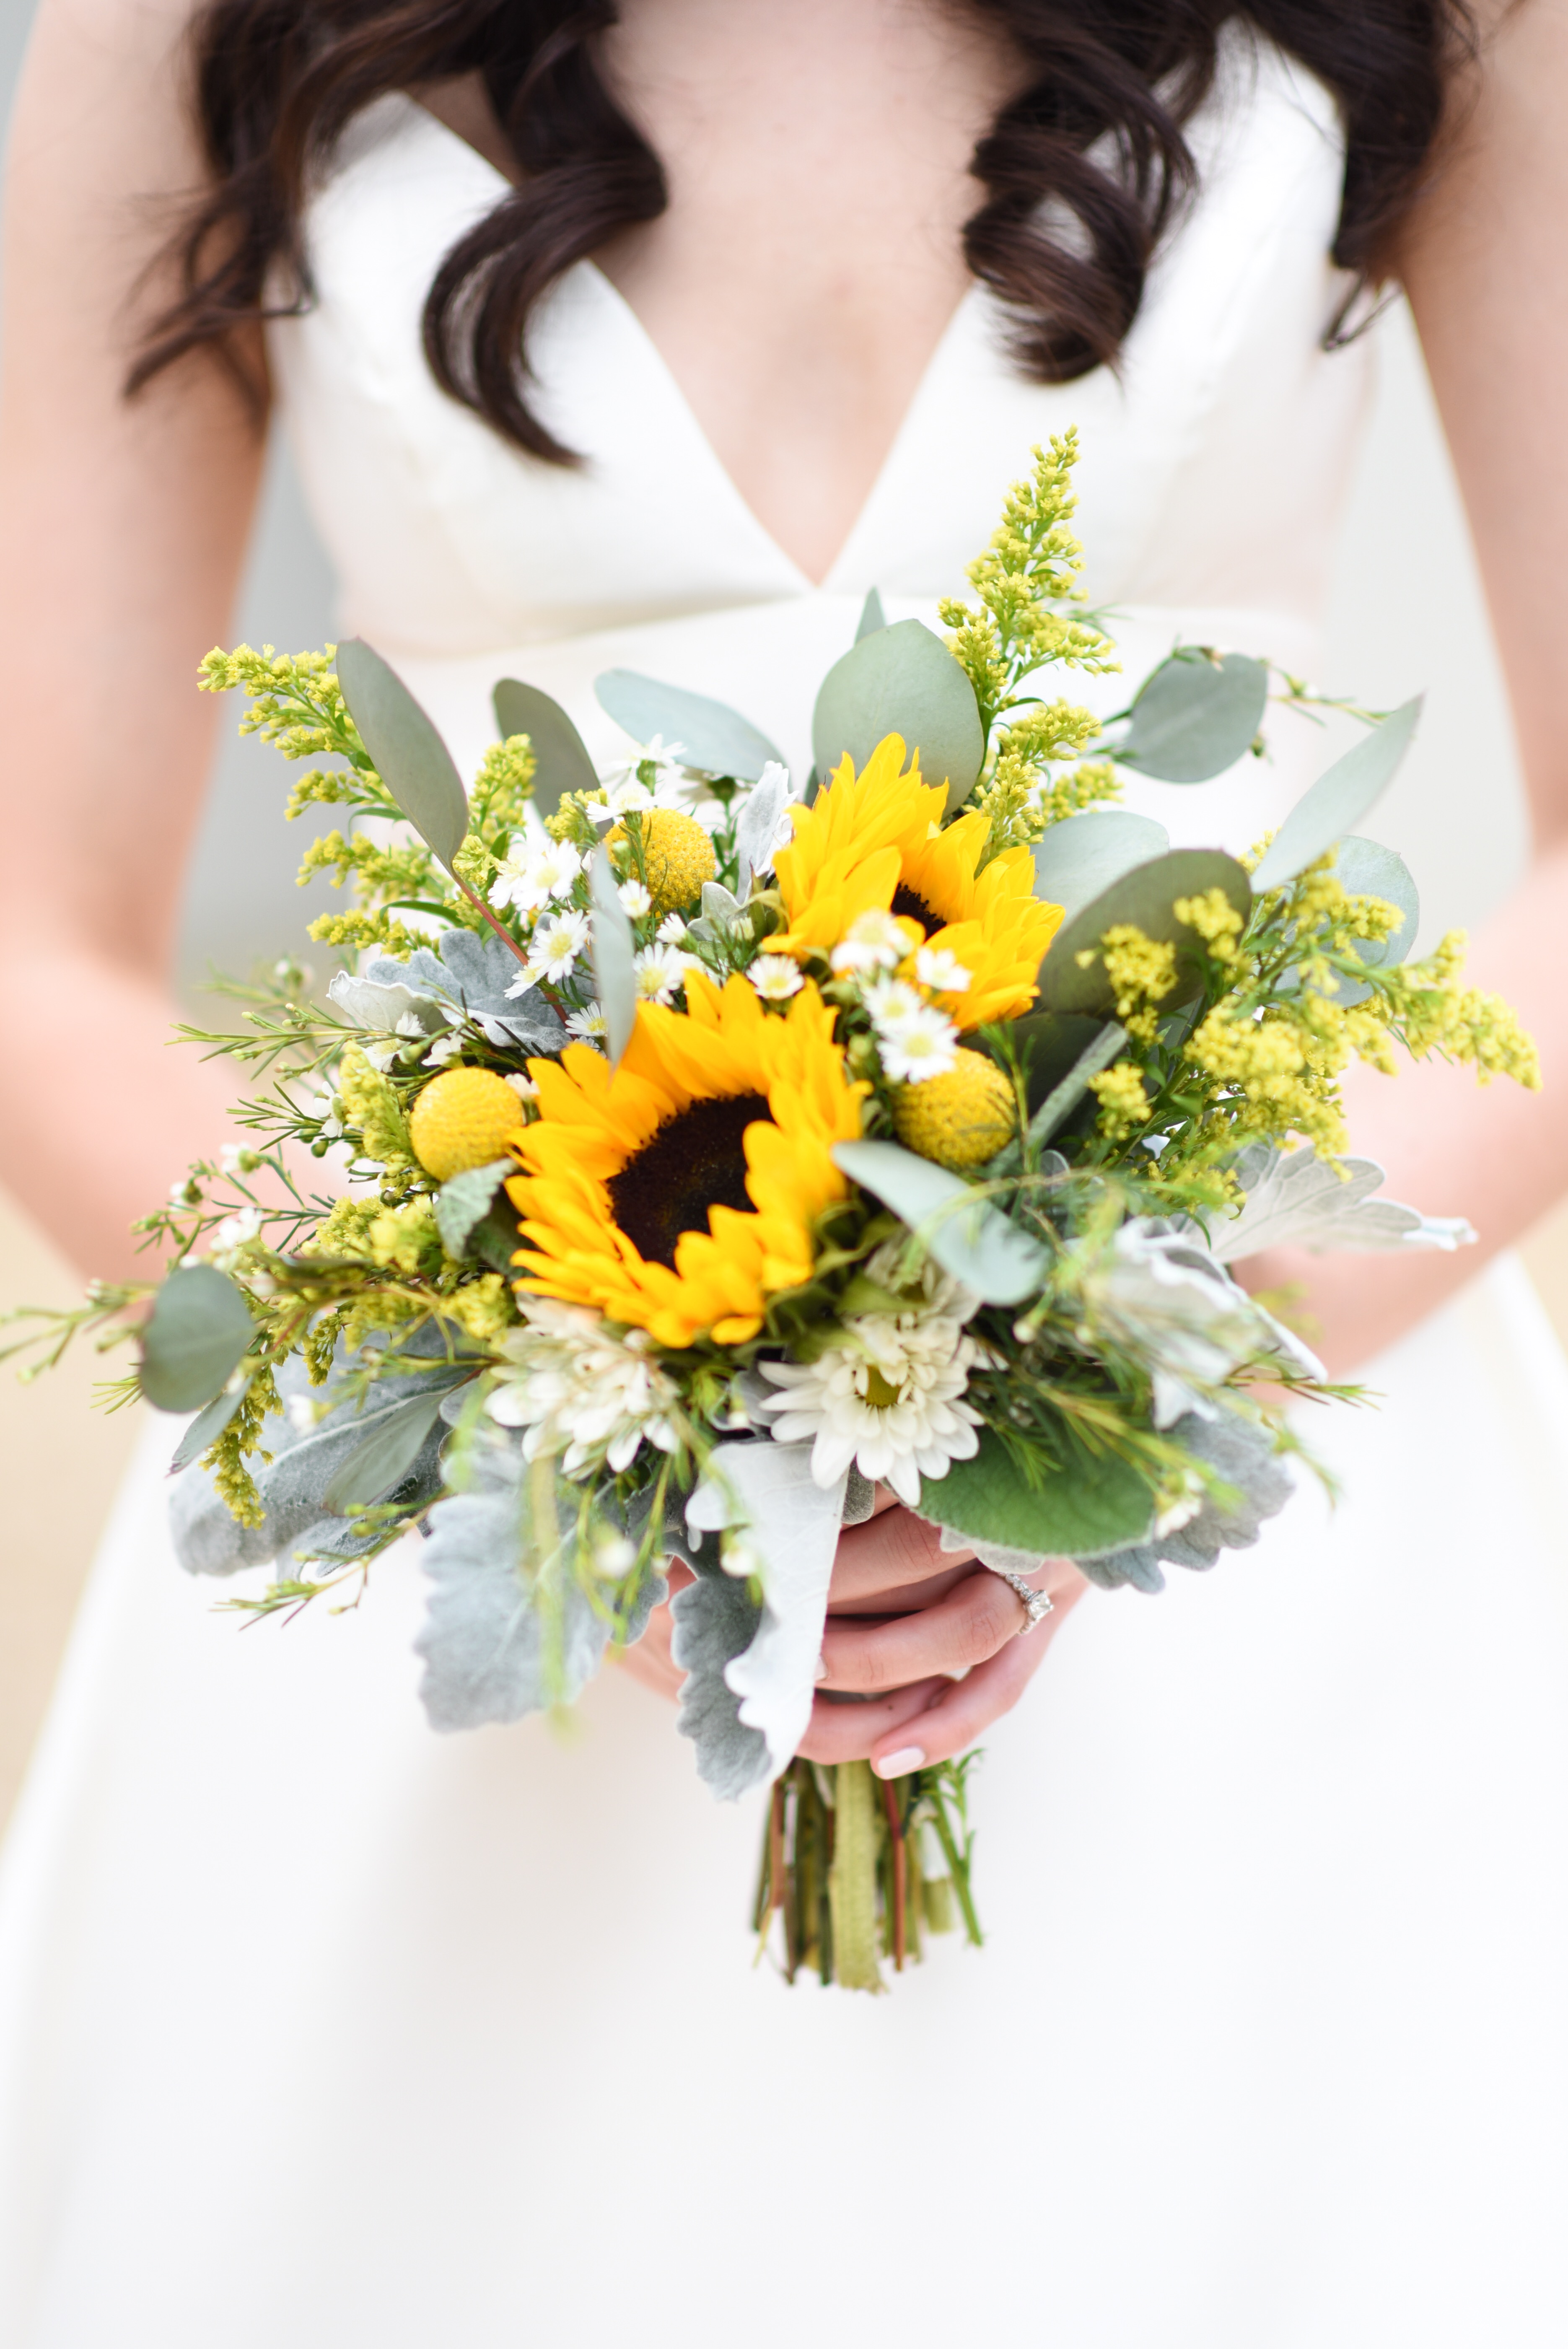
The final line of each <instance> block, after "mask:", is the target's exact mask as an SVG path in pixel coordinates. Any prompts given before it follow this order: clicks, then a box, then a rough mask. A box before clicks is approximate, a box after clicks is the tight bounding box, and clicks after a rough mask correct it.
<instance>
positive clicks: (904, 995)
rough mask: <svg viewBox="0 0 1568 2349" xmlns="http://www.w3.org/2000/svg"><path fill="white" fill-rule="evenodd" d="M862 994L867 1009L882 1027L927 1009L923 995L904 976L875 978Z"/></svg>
mask: <svg viewBox="0 0 1568 2349" xmlns="http://www.w3.org/2000/svg"><path fill="white" fill-rule="evenodd" d="M861 997H862V999H863V1000H864V1003H865V1007H866V1009H867V1010H868V1011H869V1012H870V1013H871V1015H872V1019H874V1020H876V1022H877V1023H878V1025H879V1026H882V1027H886V1026H888V1025H890V1024H891V1023H892V1021H893V1020H896V1019H912V1018H913V1015H914V1014H915V1013H916V1012H917V1011H923V1009H925V1003H924V999H923V997H922V996H920V995H919V994H917V993H916V991H915V989H914V988H913V987H911V986H910V984H909V982H908V981H907V980H906V979H903V978H873V979H872V980H871V982H870V983H869V985H867V986H865V987H863V988H861Z"/></svg>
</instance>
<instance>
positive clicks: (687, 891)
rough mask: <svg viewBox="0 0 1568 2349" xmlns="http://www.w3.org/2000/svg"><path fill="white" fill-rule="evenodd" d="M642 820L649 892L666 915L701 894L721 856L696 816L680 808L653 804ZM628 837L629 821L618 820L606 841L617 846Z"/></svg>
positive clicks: (714, 875)
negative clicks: (626, 823) (627, 826)
mask: <svg viewBox="0 0 1568 2349" xmlns="http://www.w3.org/2000/svg"><path fill="white" fill-rule="evenodd" d="M642 821H643V858H644V862H645V864H646V866H647V873H648V895H649V896H650V897H651V898H652V899H653V908H652V910H653V911H654V912H655V914H657V915H658V916H660V917H661V918H662V917H663V916H665V914H673V913H675V912H676V911H677V910H678V908H679V907H680V906H682V905H690V904H691V902H692V899H693V898H694V897H700V896H701V895H702V885H703V883H704V882H705V881H717V878H718V860H717V857H716V856H715V855H714V853H713V843H712V841H711V840H709V838H708V836H707V833H706V832H704V830H703V828H702V826H701V824H700V823H697V821H696V817H695V816H689V815H682V813H681V812H680V810H679V809H678V808H649V809H648V810H647V811H646V812H645V814H644V816H643V820H642ZM625 837H626V827H625V825H624V823H618V824H617V825H616V826H615V829H614V832H612V833H610V835H609V838H608V841H607V843H606V845H607V846H609V847H611V848H614V847H615V846H616V844H617V843H619V842H621V841H623V840H624V839H625Z"/></svg>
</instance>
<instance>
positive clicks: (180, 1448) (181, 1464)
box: [169, 1380, 250, 1476]
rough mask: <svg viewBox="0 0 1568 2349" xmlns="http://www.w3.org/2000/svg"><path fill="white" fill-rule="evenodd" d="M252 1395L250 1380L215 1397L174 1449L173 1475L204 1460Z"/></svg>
mask: <svg viewBox="0 0 1568 2349" xmlns="http://www.w3.org/2000/svg"><path fill="white" fill-rule="evenodd" d="M249 1392H250V1381H249V1380H247V1381H245V1384H244V1385H243V1386H242V1387H236V1388H235V1389H234V1391H233V1392H232V1394H217V1395H214V1396H213V1398H212V1400H211V1402H210V1403H209V1404H208V1405H207V1408H206V1410H205V1411H199V1412H198V1413H197V1414H196V1416H195V1418H194V1419H193V1420H192V1421H191V1424H190V1426H189V1427H188V1428H187V1429H186V1431H185V1433H184V1434H183V1435H182V1436H181V1439H180V1441H179V1443H178V1444H176V1445H175V1447H174V1457H173V1459H172V1460H171V1461H170V1464H169V1473H170V1475H171V1476H176V1475H179V1473H180V1471H181V1468H189V1467H190V1465H191V1462H192V1461H193V1460H200V1459H201V1454H203V1452H205V1451H206V1449H207V1447H208V1445H209V1444H216V1442H217V1441H218V1438H219V1437H220V1436H221V1435H222V1433H223V1430H224V1429H225V1428H226V1427H227V1426H228V1424H229V1422H230V1421H231V1420H232V1418H233V1416H234V1413H236V1412H237V1411H238V1410H239V1408H240V1405H241V1404H242V1402H244V1400H245V1397H246V1395H247V1394H248V1393H249Z"/></svg>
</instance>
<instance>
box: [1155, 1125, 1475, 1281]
mask: <svg viewBox="0 0 1568 2349" xmlns="http://www.w3.org/2000/svg"><path fill="white" fill-rule="evenodd" d="M1341 1169H1343V1172H1342V1171H1341ZM1231 1171H1232V1173H1233V1174H1234V1175H1235V1178H1236V1181H1237V1182H1238V1183H1239V1184H1240V1185H1241V1187H1242V1190H1243V1193H1244V1194H1245V1196H1244V1199H1243V1206H1242V1209H1241V1212H1240V1214H1239V1215H1235V1216H1223V1215H1221V1214H1216V1215H1215V1216H1213V1217H1212V1219H1211V1226H1210V1234H1209V1238H1208V1242H1207V1245H1208V1247H1209V1249H1210V1252H1211V1253H1212V1256H1213V1257H1215V1259H1216V1260H1217V1261H1218V1262H1219V1263H1221V1264H1234V1263H1235V1262H1236V1261H1237V1259H1238V1258H1239V1257H1244V1256H1256V1255H1258V1254H1259V1253H1260V1252H1261V1251H1262V1250H1263V1249H1264V1248H1271V1247H1305V1248H1311V1249H1313V1250H1314V1251H1315V1252H1322V1251H1323V1250H1326V1249H1330V1248H1346V1249H1351V1250H1355V1251H1357V1252H1359V1253H1363V1254H1366V1253H1372V1252H1379V1253H1380V1252H1381V1251H1383V1250H1385V1249H1388V1248H1456V1247H1466V1246H1467V1245H1468V1244H1469V1243H1470V1242H1471V1241H1472V1240H1473V1239H1474V1238H1475V1234H1474V1232H1473V1231H1472V1230H1471V1229H1470V1226H1469V1224H1467V1223H1466V1222H1465V1220H1464V1218H1463V1216H1423V1215H1420V1214H1418V1211H1417V1210H1416V1209H1415V1208H1414V1207H1405V1206H1400V1205H1399V1204H1398V1201H1397V1200H1394V1199H1379V1198H1374V1197H1373V1193H1374V1192H1376V1191H1377V1190H1379V1189H1380V1188H1381V1187H1382V1183H1383V1169H1382V1168H1381V1166H1379V1165H1378V1164H1377V1162H1376V1161H1375V1160H1373V1159H1370V1158H1345V1159H1341V1160H1340V1161H1339V1163H1338V1164H1337V1165H1336V1164H1334V1162H1333V1161H1331V1160H1324V1159H1321V1158H1319V1156H1318V1155H1317V1153H1316V1152H1315V1150H1314V1149H1313V1147H1312V1145H1311V1143H1304V1144H1302V1146H1301V1147H1300V1148H1299V1149H1296V1150H1289V1151H1282V1150H1274V1149H1272V1148H1271V1147H1270V1145H1269V1144H1268V1143H1265V1142H1254V1143H1248V1145H1247V1147H1246V1148H1245V1149H1244V1150H1242V1151H1238V1153H1237V1154H1236V1156H1235V1158H1234V1159H1233V1161H1232V1163H1231ZM1188 1228H1189V1229H1191V1230H1194V1231H1195V1230H1196V1229H1197V1226H1195V1225H1189V1226H1188Z"/></svg>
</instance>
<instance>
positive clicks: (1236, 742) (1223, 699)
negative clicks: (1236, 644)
mask: <svg viewBox="0 0 1568 2349" xmlns="http://www.w3.org/2000/svg"><path fill="white" fill-rule="evenodd" d="M1268 693H1269V673H1268V665H1267V663H1266V662H1265V661H1258V660H1251V659H1249V658H1248V657H1247V655H1246V654H1245V653H1226V654H1225V656H1224V657H1223V659H1222V660H1218V661H1216V660H1214V659H1213V658H1212V657H1211V656H1210V655H1209V654H1208V653H1205V652H1199V651H1196V650H1191V651H1183V652H1177V653H1172V654H1171V657H1170V659H1169V660H1167V661H1162V662H1161V665H1160V667H1158V668H1157V669H1156V670H1155V671H1154V672H1153V674H1152V676H1151V677H1150V678H1148V679H1147V680H1146V682H1145V683H1144V684H1143V686H1142V687H1141V688H1140V690H1139V695H1138V698H1137V700H1136V701H1135V702H1134V703H1133V705H1132V718H1131V722H1130V725H1129V727H1128V730H1127V733H1126V734H1125V736H1124V737H1123V739H1122V740H1121V741H1120V743H1119V745H1118V746H1117V749H1116V750H1115V753H1114V755H1115V757H1116V758H1117V759H1118V760H1119V761H1120V763H1121V764H1122V765H1123V766H1128V767H1136V768H1137V770H1138V771H1139V773H1140V775H1153V776H1155V777H1156V778H1157V779H1158V780H1159V781H1161V782H1163V783H1206V782H1209V781H1212V778H1213V777H1214V776H1215V775H1222V774H1223V773H1224V771H1225V770H1226V768H1227V767H1233V766H1234V765H1235V763H1236V761H1237V760H1238V759H1240V758H1243V756H1244V755H1245V753H1246V752H1247V751H1248V750H1251V748H1252V746H1253V742H1254V741H1255V740H1256V739H1257V731H1258V728H1259V727H1260V726H1261V725H1262V723H1263V716H1264V708H1265V706H1266V704H1267V701H1268Z"/></svg>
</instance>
